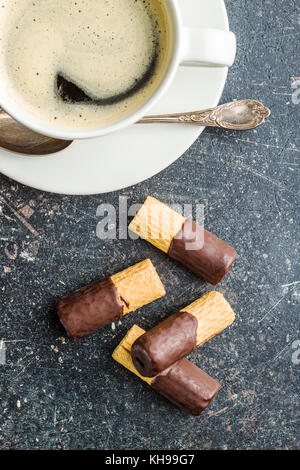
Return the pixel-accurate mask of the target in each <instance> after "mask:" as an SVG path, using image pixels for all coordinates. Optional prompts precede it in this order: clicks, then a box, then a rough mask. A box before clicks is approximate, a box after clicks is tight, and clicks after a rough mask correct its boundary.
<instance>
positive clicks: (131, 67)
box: [0, 0, 169, 128]
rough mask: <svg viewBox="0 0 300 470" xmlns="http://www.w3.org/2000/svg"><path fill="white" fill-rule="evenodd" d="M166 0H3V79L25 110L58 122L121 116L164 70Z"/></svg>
mask: <svg viewBox="0 0 300 470" xmlns="http://www.w3.org/2000/svg"><path fill="white" fill-rule="evenodd" d="M163 2H164V0H34V1H32V0H18V1H15V0H1V3H0V31H1V33H0V80H1V86H4V87H5V90H7V93H8V94H9V95H10V97H11V98H12V99H13V100H14V101H15V102H16V103H18V104H19V106H20V107H21V108H22V109H23V110H24V111H27V112H29V113H30V114H32V115H33V116H35V117H36V118H39V119H42V120H43V121H46V122H48V123H51V124H56V125H58V126H60V127H71V128H80V127H96V126H99V125H105V124H111V123H112V122H114V121H117V120H119V119H121V118H122V117H125V116H126V115H128V114H129V113H131V112H133V111H135V110H136V109H137V108H138V107H139V106H140V105H141V104H142V103H143V102H145V101H146V100H147V98H149V97H150V96H151V94H152V92H153V91H154V90H155V88H156V87H157V85H158V84H159V81H160V79H161V77H162V75H163V73H164V70H165V64H166V62H167V57H168V50H169V28H168V22H167V15H166V11H165V7H164V4H163Z"/></svg>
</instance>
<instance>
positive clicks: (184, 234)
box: [129, 197, 237, 285]
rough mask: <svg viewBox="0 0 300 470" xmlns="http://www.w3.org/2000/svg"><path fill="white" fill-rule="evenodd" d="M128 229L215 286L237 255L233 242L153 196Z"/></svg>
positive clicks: (148, 199)
mask: <svg viewBox="0 0 300 470" xmlns="http://www.w3.org/2000/svg"><path fill="white" fill-rule="evenodd" d="M129 229H130V230H131V231H132V232H134V233H136V234H138V235H140V236H141V237H142V238H144V239H145V240H147V241H148V242H150V243H152V245H154V246H156V247H157V248H159V249H160V250H162V251H163V252H165V253H167V254H168V255H169V256H170V257H171V258H173V259H175V260H176V261H179V262H180V263H181V264H183V265H184V266H185V267H186V268H187V269H189V270H190V271H192V272H193V273H195V274H197V275H198V276H200V277H201V278H203V279H204V280H205V281H208V282H209V283H211V284H213V285H216V284H218V283H219V282H220V281H221V280H222V279H223V277H224V276H225V274H226V273H227V272H228V271H229V269H230V267H231V266H232V264H233V262H234V261H235V259H236V256H237V253H236V251H235V249H234V248H232V247H231V246H230V245H228V244H227V243H225V242H224V241H222V240H220V239H219V238H217V237H216V236H215V235H213V234H212V233H210V232H208V231H207V230H205V229H203V228H202V227H200V226H199V225H198V224H196V223H195V222H193V221H192V220H189V219H185V218H184V217H182V216H181V215H180V214H178V213H177V212H175V211H173V210H172V209H170V208H169V207H168V206H166V205H165V204H162V203H161V202H160V201H158V200H157V199H154V198H152V197H148V198H147V199H146V201H145V203H144V204H143V206H142V207H141V209H140V210H139V211H138V213H137V214H136V216H135V217H134V219H133V220H132V221H131V223H130V225H129Z"/></svg>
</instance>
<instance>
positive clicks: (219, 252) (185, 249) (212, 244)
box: [168, 219, 237, 285]
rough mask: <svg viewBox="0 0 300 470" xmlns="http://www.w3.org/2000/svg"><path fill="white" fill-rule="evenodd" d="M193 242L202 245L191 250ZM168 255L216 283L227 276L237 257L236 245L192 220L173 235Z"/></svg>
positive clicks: (206, 279) (187, 221)
mask: <svg viewBox="0 0 300 470" xmlns="http://www.w3.org/2000/svg"><path fill="white" fill-rule="evenodd" d="M202 238H204V240H203V239H202ZM201 242H202V243H201ZM192 243H193V244H199V246H200V248H199V249H196V250H191V249H189V246H188V245H189V244H192ZM201 246H202V248H201ZM168 254H169V256H170V257H171V258H173V259H175V260H176V261H179V262H180V263H181V264H183V265H184V266H185V267H186V268H188V269H189V270H190V271H192V272H193V273H195V274H197V275H198V276H200V277H202V278H203V279H204V280H205V281H208V282H210V283H211V284H213V285H216V284H218V283H219V282H220V281H221V280H222V279H223V277H224V276H225V274H226V273H227V272H228V271H229V269H230V267H231V265H232V264H233V262H234V260H235V259H236V257H237V252H236V251H235V249H234V248H232V247H231V246H230V245H228V244H227V243H225V242H223V241H222V240H220V239H219V238H217V237H216V236H215V235H213V234H212V233H210V232H208V231H207V230H205V229H203V230H202V229H201V227H200V226H199V225H197V224H196V223H195V222H193V221H192V220H189V219H186V221H185V222H184V224H183V226H182V228H181V230H180V231H179V232H178V234H177V235H176V236H175V237H174V238H173V240H172V242H171V245H170V248H169V252H168Z"/></svg>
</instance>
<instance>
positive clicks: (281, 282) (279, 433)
mask: <svg viewBox="0 0 300 470" xmlns="http://www.w3.org/2000/svg"><path fill="white" fill-rule="evenodd" d="M226 4H227V7H228V12H229V15H230V22H231V27H232V30H233V31H235V32H236V33H237V36H238V42H239V52H238V58H237V61H236V64H235V65H234V67H233V68H232V69H231V70H230V72H229V77H228V81H227V85H226V89H225V91H224V94H223V98H222V101H223V102H226V101H229V100H231V99H233V98H249V97H250V98H256V99H259V100H261V101H263V102H264V103H265V104H266V105H267V106H269V107H270V108H271V110H272V117H271V118H270V119H269V121H268V122H267V123H266V124H265V125H264V126H262V127H261V128H259V129H258V130H257V131H252V132H249V133H244V134H240V133H238V132H222V131H218V130H212V129H207V130H206V131H205V132H204V134H203V135H202V137H201V138H200V139H199V140H198V141H197V142H196V143H195V144H194V145H193V146H192V148H191V149H190V150H189V151H188V152H187V153H186V154H185V155H184V156H183V157H182V158H180V159H179V160H178V161H177V162H176V163H175V164H173V165H172V166H171V167H170V168H168V169H167V170H165V171H163V172H162V173H161V174H159V175H158V176H156V177H154V178H152V179H151V180H149V181H146V182H144V183H142V184H139V185H137V186H135V187H132V188H130V189H127V190H125V191H121V192H119V193H113V194H108V195H101V196H91V197H62V196H58V195H52V194H46V193H44V194H43V193H41V192H39V191H36V190H33V189H30V188H27V187H23V186H22V185H19V184H17V183H15V182H13V181H11V180H8V179H7V178H6V177H4V176H1V178H0V181H1V189H0V196H1V197H2V199H1V212H0V221H1V236H0V260H1V287H0V289H1V290H0V292H1V303H0V310H1V312H0V338H3V339H4V340H5V343H4V344H5V346H6V348H7V361H6V365H0V397H1V398H0V416H1V417H0V423H1V424H0V448H2V449H9V448H13V449H38V448H43V449H87V448H96V449H266V448H272V449H286V448H288V449H292V448H295V447H296V446H297V444H296V411H297V410H296V408H297V400H298V399H297V385H298V389H299V365H297V362H299V361H297V357H299V355H298V356H297V348H298V349H299V344H300V343H299V344H298V345H297V343H296V341H297V340H300V337H299V323H298V315H299V299H300V281H299V271H297V254H298V247H299V245H297V242H298V236H299V211H298V204H299V198H298V196H297V189H298V186H299V167H298V166H297V159H298V158H299V109H300V105H299V104H298V105H296V104H295V103H296V98H297V94H295V96H294V98H293V97H292V94H293V93H295V92H296V89H294V88H293V85H294V86H296V85H297V83H296V82H297V77H299V76H300V71H299V60H298V59H299V57H298V56H297V48H298V44H299V25H298V21H299V13H300V12H299V3H298V2H296V1H294V0H289V1H286V0H275V1H263V2H262V1H261V0H252V1H251V2H249V1H246V0H227V2H226ZM297 5H298V6H297ZM298 87H299V83H298ZM298 97H299V94H298ZM294 102H295V103H294ZM148 194H151V195H153V196H156V197H158V198H159V199H161V200H162V201H165V202H166V203H172V202H178V203H183V202H184V203H195V202H200V203H204V204H205V207H206V227H207V228H208V229H209V230H212V231H213V232H214V233H215V234H216V235H218V236H219V237H221V238H223V239H225V240H226V241H228V242H230V243H231V244H232V245H233V246H234V247H235V248H236V249H237V251H238V253H239V258H238V260H237V262H236V263H235V265H234V267H233V269H232V270H231V271H230V273H229V275H227V277H226V278H225V279H224V281H223V282H222V283H221V284H220V285H219V286H218V290H220V291H221V292H222V293H224V294H225V296H226V297H227V299H228V300H229V301H230V302H231V304H232V305H233V307H234V309H235V311H236V314H237V320H236V322H235V324H234V325H233V326H232V327H231V328H230V329H228V330H226V331H225V332H224V333H223V334H221V335H219V336H217V337H216V338H214V339H212V340H211V341H209V342H208V343H207V344H205V345H204V346H203V347H201V348H200V349H198V350H197V351H195V352H194V353H193V354H192V355H191V356H190V359H191V360H192V361H193V362H194V363H195V364H197V365H199V366H200V367H201V368H202V369H204V370H205V371H206V372H207V373H209V374H211V375H212V376H213V377H214V378H216V379H217V380H218V381H220V382H221V384H222V388H221V391H220V393H219V395H218V397H217V398H216V399H215V400H214V402H213V403H212V404H211V406H210V407H209V408H208V410H206V412H205V413H204V414H203V415H202V417H200V418H195V417H191V416H189V415H185V414H183V413H182V412H181V411H180V410H179V409H177V408H175V407H174V406H173V405H172V404H171V403H169V402H168V401H167V400H165V399H164V398H163V397H161V396H160V395H158V394H157V393H155V392H154V391H153V390H151V388H150V387H147V386H146V385H145V384H144V383H142V381H140V380H139V379H138V378H136V377H135V376H133V375H132V374H130V373H129V372H128V371H126V370H125V369H123V368H122V367H121V366H119V365H118V364H117V363H114V362H113V361H112V359H111V353H112V351H113V349H114V348H115V346H116V345H117V344H118V342H119V341H120V340H121V338H122V337H123V335H124V334H125V332H126V331H127V330H128V328H129V327H130V326H131V325H132V324H133V323H135V322H136V323H138V324H139V325H140V326H142V327H144V328H150V327H152V326H154V325H155V324H156V323H157V322H158V321H159V320H161V319H163V318H166V317H167V316H168V315H169V314H171V313H174V312H176V311H177V310H178V309H179V308H182V307H184V306H185V305H187V304H188V303H190V302H191V301H192V300H194V299H195V298H197V297H198V296H200V295H201V294H203V293H205V292H206V291H207V290H209V289H210V288H211V286H209V285H208V284H205V283H204V282H202V281H201V280H199V279H197V278H196V277H195V276H194V275H193V274H190V273H189V272H187V271H186V270H185V269H184V268H182V267H180V266H179V265H177V264H176V263H175V262H173V261H172V260H171V259H168V258H167V257H166V256H165V255H164V254H163V253H160V252H159V251H158V250H156V249H154V248H153V247H152V246H150V245H149V244H147V243H145V242H143V241H141V240H139V241H136V242H133V241H132V240H127V241H123V240H121V241H119V240H117V241H101V240H100V239H99V238H97V237H96V234H95V230H96V225H97V222H98V221H99V218H97V217H96V209H97V206H98V205H99V204H100V203H101V202H110V203H114V204H117V202H118V197H119V195H126V196H128V197H129V203H133V202H142V201H143V200H144V198H145V197H146V196H147V195H148ZM3 198H4V199H3ZM5 201H6V202H9V203H10V205H11V207H13V208H14V209H15V211H17V212H18V214H21V215H23V217H24V218H25V219H26V220H27V222H28V223H30V226H31V227H34V229H35V230H36V231H37V232H38V235H37V234H36V233H35V231H34V230H32V231H30V230H29V229H28V227H26V226H24V224H22V222H21V221H20V220H19V219H18V218H17V217H16V213H14V212H13V211H12V210H11V209H10V208H9V207H8V206H7V205H6V204H5ZM24 214H25V216H24ZM30 214H31V215H30ZM29 216H30V217H29ZM146 256H149V257H150V258H151V259H152V260H153V262H154V264H155V266H156V267H157V270H158V272H159V274H160V275H161V277H162V279H163V280H164V283H165V286H166V289H167V296H166V297H165V298H164V299H163V300H159V301H157V302H156V303H154V304H152V305H150V306H148V307H145V308H143V309H142V310H140V311H138V312H136V313H134V314H132V315H130V316H128V317H126V318H124V319H123V320H122V324H120V325H116V328H115V329H112V327H110V326H109V327H106V328H104V329H103V330H102V331H100V332H98V333H96V334H95V335H92V336H90V337H87V338H85V339H83V340H81V341H79V342H70V341H69V340H68V339H67V338H66V335H65V334H64V331H63V329H62V327H61V326H60V325H59V322H58V319H57V316H56V314H55V310H54V305H55V301H56V299H57V298H58V297H59V296H61V295H63V294H66V293H69V292H71V291H73V290H74V289H75V288H77V287H80V286H83V285H85V284H86V283H88V282H90V281H93V280H96V279H98V278H101V277H102V276H106V275H108V274H112V273H114V272H117V271H119V270H120V269H121V268H124V267H126V266H128V265H129V264H133V263H135V262H137V261H139V260H142V259H143V258H145V257H146ZM0 353H1V352H0ZM0 359H1V357H0ZM297 380H298V383H297Z"/></svg>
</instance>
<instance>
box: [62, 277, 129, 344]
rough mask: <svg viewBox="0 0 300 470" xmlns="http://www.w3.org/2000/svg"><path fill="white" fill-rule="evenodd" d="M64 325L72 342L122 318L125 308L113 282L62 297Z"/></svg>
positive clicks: (89, 287) (96, 284)
mask: <svg viewBox="0 0 300 470" xmlns="http://www.w3.org/2000/svg"><path fill="white" fill-rule="evenodd" d="M57 312H58V315H59V318H60V321H61V323H62V324H63V326H64V327H65V329H66V331H67V334H68V336H69V337H70V338H73V339H75V338H81V337H82V336H85V335H88V334H89V333H92V332H93V331H95V330H98V329H99V328H102V327H103V326H105V325H108V324H109V323H112V322H113V321H117V320H119V319H120V318H121V317H122V315H123V305H122V303H121V301H120V299H119V296H118V291H117V289H116V287H115V285H114V283H113V282H112V280H111V279H110V278H106V279H103V280H101V281H98V282H95V283H94V284H91V285H89V286H87V287H83V288H82V289H80V290H78V291H76V292H74V293H73V294H71V295H69V296H67V297H63V298H62V299H60V300H59V301H58V303H57Z"/></svg>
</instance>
